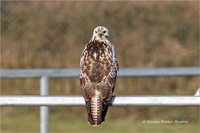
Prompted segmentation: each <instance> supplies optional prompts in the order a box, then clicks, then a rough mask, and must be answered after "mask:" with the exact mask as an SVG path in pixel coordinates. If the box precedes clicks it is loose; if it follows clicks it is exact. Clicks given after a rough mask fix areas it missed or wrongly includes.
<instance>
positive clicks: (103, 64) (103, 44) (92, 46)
mask: <svg viewBox="0 0 200 133" xmlns="http://www.w3.org/2000/svg"><path fill="white" fill-rule="evenodd" d="M118 69H119V68H118V63H117V58H116V55H115V51H114V46H113V45H112V44H111V43H110V41H109V40H107V39H106V40H103V41H99V40H97V39H95V37H93V38H92V39H91V40H90V41H89V43H87V44H86V46H85V48H84V50H83V52H82V56H81V60H80V82H81V89H82V94H83V97H84V99H85V102H86V108H87V113H88V122H89V123H90V124H91V125H93V126H96V125H100V124H101V123H102V122H104V120H105V116H106V112H107V109H108V102H109V100H110V98H111V97H112V93H113V91H114V87H115V82H116V76H117V70H118Z"/></svg>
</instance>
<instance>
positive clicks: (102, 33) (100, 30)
mask: <svg viewBox="0 0 200 133" xmlns="http://www.w3.org/2000/svg"><path fill="white" fill-rule="evenodd" d="M108 37H109V32H108V29H106V27H104V26H97V27H96V28H95V29H94V31H93V36H92V39H94V40H98V41H104V40H108Z"/></svg>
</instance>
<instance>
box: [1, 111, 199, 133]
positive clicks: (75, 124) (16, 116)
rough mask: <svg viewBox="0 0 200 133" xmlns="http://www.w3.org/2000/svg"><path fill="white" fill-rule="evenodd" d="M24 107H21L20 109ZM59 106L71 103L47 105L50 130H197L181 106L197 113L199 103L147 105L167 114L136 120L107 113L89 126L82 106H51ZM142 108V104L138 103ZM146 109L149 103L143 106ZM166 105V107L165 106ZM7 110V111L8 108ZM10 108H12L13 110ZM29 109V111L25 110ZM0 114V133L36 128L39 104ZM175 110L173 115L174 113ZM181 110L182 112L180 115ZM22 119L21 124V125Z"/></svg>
mask: <svg viewBox="0 0 200 133" xmlns="http://www.w3.org/2000/svg"><path fill="white" fill-rule="evenodd" d="M22 108H23V109H22ZM59 108H64V109H66V110H71V109H72V108H71V107H50V117H49V124H50V125H49V126H50V127H49V132H52V133H58V132H102V133H105V132H109V133H110V132H136V133H137V132H141V133H150V132H159V133H166V132H170V133H177V132H179V133H180V132H181V133H199V122H197V121H195V120H188V119H187V114H184V113H186V112H183V111H182V110H188V108H190V109H191V108H192V109H193V110H195V111H196V112H193V115H196V116H198V112H199V108H198V107H172V108H173V110H176V111H175V112H174V113H169V112H168V113H167V112H165V109H166V107H150V109H151V110H154V109H155V108H161V109H163V110H164V111H163V112H165V113H166V114H165V116H162V115H159V114H158V115H157V116H156V117H154V118H151V117H142V118H139V119H138V120H134V119H132V117H129V116H128V115H127V114H123V115H121V116H123V117H120V118H117V119H115V120H113V119H112V118H111V117H109V116H110V115H111V116H112V114H111V113H108V117H107V119H106V122H105V123H104V124H103V125H101V126H98V127H91V125H89V124H88V123H87V122H86V119H87V118H86V114H85V107H73V108H76V110H79V111H80V110H81V116H80V114H79V115H77V114H76V112H75V114H76V115H74V111H71V112H70V113H68V114H65V113H64V111H63V112H60V113H55V112H52V111H53V110H54V111H55V110H59ZM115 108H118V110H120V109H119V108H120V107H110V110H111V111H113V110H115ZM126 108H130V109H131V111H129V113H135V111H134V110H135V108H136V107H126ZM141 108H143V107H141ZM145 108H146V109H147V108H148V107H145ZM168 108H169V107H168ZM8 110H10V112H9V111H8ZM12 110H15V112H14V113H13V112H12ZM27 111H31V113H27ZM2 113H3V114H6V115H3V116H2V118H1V120H2V121H1V122H2V124H1V126H2V133H10V132H39V131H40V127H39V125H40V123H39V119H40V118H39V107H32V108H28V107H2ZM175 114H176V115H175ZM183 114H184V115H183ZM185 118H186V119H185ZM145 120H146V121H148V120H152V121H153V120H156V121H161V120H166V121H167V120H170V121H175V120H178V121H182V120H186V121H188V123H183V124H164V123H162V124H155V123H143V121H145ZM22 123H23V125H22Z"/></svg>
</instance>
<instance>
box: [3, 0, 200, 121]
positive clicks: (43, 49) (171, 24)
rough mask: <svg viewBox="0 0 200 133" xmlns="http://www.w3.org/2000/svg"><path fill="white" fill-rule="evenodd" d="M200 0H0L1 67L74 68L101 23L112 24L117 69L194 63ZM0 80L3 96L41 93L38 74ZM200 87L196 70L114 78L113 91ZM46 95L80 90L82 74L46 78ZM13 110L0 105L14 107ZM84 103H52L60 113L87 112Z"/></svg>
mask: <svg viewBox="0 0 200 133" xmlns="http://www.w3.org/2000/svg"><path fill="white" fill-rule="evenodd" d="M198 5H199V4H198V1H197V2H195V1H193V2H173V1H170V2H147V1H146V2H131V1H127V2H124V1H116V2H113V1H112V2H111V1H107V2H100V1H95V2H93V1H88V2H80V1H79V2H78V1H76V2H74V1H62V2H61V1H60V2H56V1H51V2H50V1H49V2H5V1H4V2H2V6H1V68H2V69H28V68H29V69H35V68H79V60H80V55H81V52H82V50H83V48H84V45H85V44H86V43H87V42H88V41H89V40H90V38H91V37H92V33H93V29H94V28H95V27H96V26H99V25H103V26H105V27H107V28H108V29H109V33H110V41H111V42H112V43H113V44H114V45H115V50H116V54H117V58H118V62H119V66H120V68H122V67H138V68H140V67H186V66H199V6H198ZM1 82H2V83H1V94H2V95H5V94H6V95H8V94H9V95H20V94H23V95H33V94H39V79H1ZM198 87H199V79H198V77H158V78H152V77H148V78H118V79H117V84H116V89H115V95H130V94H131V95H166V94H167V95H193V94H194V93H195V91H196V90H197V88H198ZM50 94H51V95H80V94H81V91H80V85H79V79H59V78H56V79H54V78H53V79H50ZM29 108H31V107H29ZM10 109H11V108H9V109H8V108H2V110H4V111H2V112H3V113H5V115H6V114H7V113H6V112H9V113H14V111H8V110H10ZM19 109H21V110H23V108H19ZM82 110H84V111H85V108H80V109H79V110H77V108H70V107H60V108H58V107H51V112H53V113H55V115H58V116H60V117H62V118H63V116H64V117H70V116H71V115H72V116H77V117H78V116H82V118H83V119H86V112H85V114H80V112H82ZM116 110H119V111H116ZM29 111H30V110H29ZM31 111H38V109H32V110H31ZM22 112H23V111H22ZM24 112H26V113H28V111H27V110H25V111H24ZM108 112H109V114H108V119H130V118H131V119H136V120H137V119H146V118H155V117H161V118H165V117H166V118H168V117H170V118H172V119H173V118H180V119H182V118H185V119H189V120H194V121H198V118H199V117H197V116H196V115H198V108H196V107H190V108H187V107H123V108H121V107H111V108H110V109H109V111H108ZM9 113H8V114H9ZM23 114H24V113H23ZM188 114H190V115H188Z"/></svg>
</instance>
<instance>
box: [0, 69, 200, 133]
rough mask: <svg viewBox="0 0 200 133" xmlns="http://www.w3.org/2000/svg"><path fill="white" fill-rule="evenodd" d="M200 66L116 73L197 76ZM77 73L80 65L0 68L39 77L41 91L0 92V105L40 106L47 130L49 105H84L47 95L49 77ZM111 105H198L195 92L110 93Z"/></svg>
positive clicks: (44, 132) (0, 73) (10, 74)
mask: <svg viewBox="0 0 200 133" xmlns="http://www.w3.org/2000/svg"><path fill="white" fill-rule="evenodd" d="M199 75H200V67H175V68H120V70H119V71H118V73H117V76H118V77H156V76H199ZM51 77H54V78H75V77H79V69H9V70H5V69H1V70H0V78H40V95H41V96H39V95H36V96H35V95H29V96H28V95H26V96H24V95H1V96H0V106H40V132H41V133H48V130H49V116H48V115H49V107H48V106H85V102H84V99H83V97H82V96H79V95H75V96H49V95H48V93H49V78H51ZM109 105H110V106H200V88H199V89H198V90H197V91H196V93H195V95H194V96H193V95H186V96H184V95H165V96H162V95H152V96H148V95H137V96H135V95H125V96H120V95H117V96H112V98H111V100H110V101H109Z"/></svg>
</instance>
